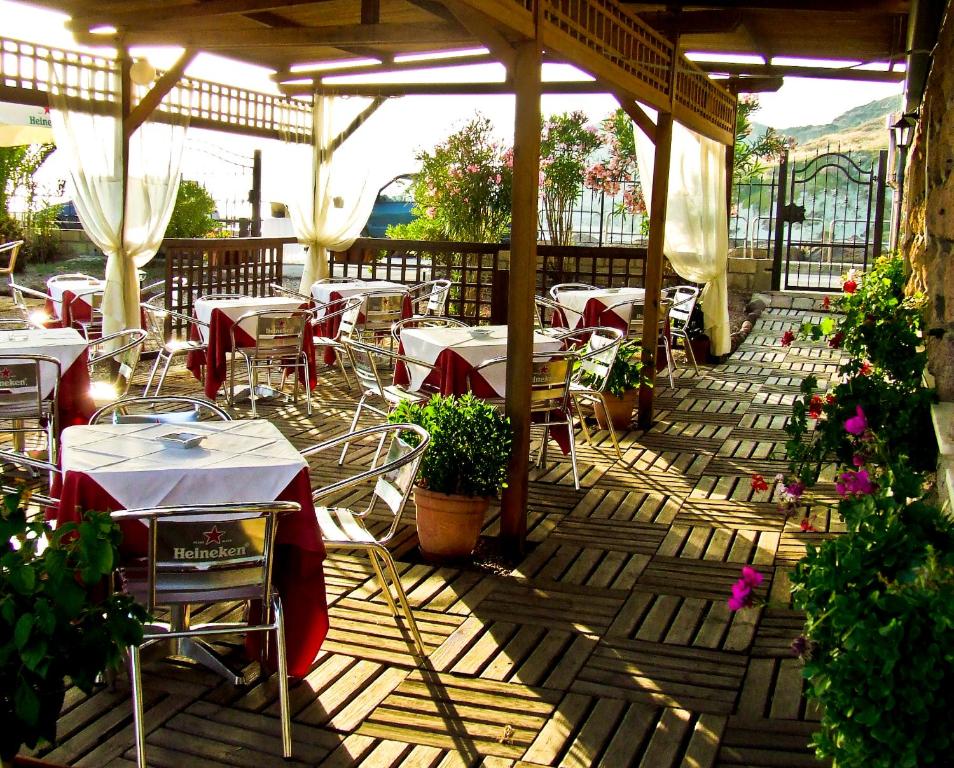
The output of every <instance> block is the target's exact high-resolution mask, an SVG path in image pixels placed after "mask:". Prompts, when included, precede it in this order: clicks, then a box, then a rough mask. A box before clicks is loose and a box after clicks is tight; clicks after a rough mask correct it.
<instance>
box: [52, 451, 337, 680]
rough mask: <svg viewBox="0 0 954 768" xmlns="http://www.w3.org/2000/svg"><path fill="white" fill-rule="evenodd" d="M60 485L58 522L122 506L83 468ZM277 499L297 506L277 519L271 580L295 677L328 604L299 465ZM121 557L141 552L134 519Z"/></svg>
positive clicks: (320, 632)
mask: <svg viewBox="0 0 954 768" xmlns="http://www.w3.org/2000/svg"><path fill="white" fill-rule="evenodd" d="M57 485H59V486H60V487H56V486H54V488H53V493H54V496H57V497H58V498H59V499H60V506H59V509H58V510H54V514H55V515H56V520H57V522H58V523H65V522H73V521H77V520H79V519H80V518H81V513H82V511H83V510H88V509H95V510H102V511H108V512H112V511H115V510H118V509H122V507H121V506H120V505H119V504H118V503H117V502H116V501H115V499H113V498H112V497H111V496H110V495H109V494H108V493H106V492H105V491H104V490H103V489H102V488H101V487H100V486H99V484H98V483H97V482H96V481H95V480H93V479H92V478H90V477H89V476H88V475H86V474H85V473H83V472H75V471H67V472H66V474H65V476H64V477H63V480H62V483H61V484H60V483H57ZM276 501H295V502H298V503H299V504H300V505H301V510H300V511H299V512H297V513H295V514H291V515H285V516H283V517H282V518H281V520H280V522H279V525H278V532H277V534H276V545H275V558H274V562H273V566H272V581H273V583H274V585H275V588H276V589H277V590H278V594H279V595H280V596H281V599H282V607H283V608H284V610H285V646H286V648H287V651H288V672H289V674H290V675H292V676H294V677H301V676H303V675H305V674H307V673H308V670H309V669H310V668H311V664H312V662H313V661H314V660H315V656H316V655H317V654H318V651H319V649H320V648H321V644H322V642H323V641H324V639H325V635H326V634H328V605H327V601H326V599H325V578H324V571H323V569H322V562H323V561H324V559H325V547H324V544H323V543H322V541H321V534H320V533H319V531H318V525H317V522H316V520H315V507H314V505H313V504H312V500H311V485H310V482H309V479H308V470H307V469H302V470H301V472H299V473H298V474H297V475H296V476H295V479H294V480H292V482H291V483H289V484H288V486H287V487H286V488H285V490H284V491H282V493H281V494H279V496H278V498H277V499H276ZM122 529H123V541H122V545H121V547H120V549H121V551H122V553H123V555H124V556H127V557H142V556H144V555H145V554H146V552H147V550H148V548H147V546H146V545H147V537H146V527H145V526H144V525H143V524H141V523H139V522H135V521H127V522H124V523H123V525H122ZM262 634H263V633H261V632H250V633H248V635H247V640H246V644H245V646H246V649H247V651H248V653H249V656H250V658H257V655H258V653H259V649H260V645H259V644H260V643H261V641H262Z"/></svg>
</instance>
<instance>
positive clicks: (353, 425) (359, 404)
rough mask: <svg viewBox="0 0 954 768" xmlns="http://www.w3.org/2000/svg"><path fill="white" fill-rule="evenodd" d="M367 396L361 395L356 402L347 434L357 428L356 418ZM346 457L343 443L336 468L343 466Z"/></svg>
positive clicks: (346, 447)
mask: <svg viewBox="0 0 954 768" xmlns="http://www.w3.org/2000/svg"><path fill="white" fill-rule="evenodd" d="M367 396H368V395H367V394H363V395H361V399H360V400H358V407H357V408H355V409H354V418H353V419H351V429H349V430H348V431H349V432H354V430H355V428H356V427H357V426H358V418H359V417H360V416H361V409H362V408H364V401H365V398H367ZM347 455H348V443H345V444H344V445H343V446H342V448H341V456H339V457H338V466H339V467H340V466H341V465H342V464H344V460H345V456H347Z"/></svg>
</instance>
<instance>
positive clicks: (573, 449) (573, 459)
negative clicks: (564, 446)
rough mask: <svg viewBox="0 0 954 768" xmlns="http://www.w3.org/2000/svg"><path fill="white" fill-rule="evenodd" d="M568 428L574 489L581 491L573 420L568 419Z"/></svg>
mask: <svg viewBox="0 0 954 768" xmlns="http://www.w3.org/2000/svg"><path fill="white" fill-rule="evenodd" d="M567 428H568V429H569V430H570V464H571V465H572V467H573V487H574V488H576V490H580V473H579V470H577V468H576V440H574V438H573V424H572V419H567ZM548 429H549V428H548Z"/></svg>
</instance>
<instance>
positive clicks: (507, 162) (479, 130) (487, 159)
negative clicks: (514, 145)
mask: <svg viewBox="0 0 954 768" xmlns="http://www.w3.org/2000/svg"><path fill="white" fill-rule="evenodd" d="M417 159H418V160H419V161H420V162H421V171H420V173H418V174H417V176H416V178H415V181H414V185H413V186H412V192H413V194H414V215H415V216H416V217H418V219H419V220H420V219H425V220H427V221H426V222H422V223H420V224H417V223H416V222H412V224H411V225H410V226H411V227H413V229H410V230H407V229H405V228H404V227H392V228H390V229H389V230H388V237H392V236H393V235H392V234H391V232H398V233H404V232H411V233H412V234H414V235H415V236H416V237H415V238H414V239H426V240H461V241H466V242H488V243H496V242H499V241H500V239H501V238H502V237H503V236H505V235H506V234H507V233H508V232H509V231H510V214H511V210H510V199H511V189H512V185H513V150H512V149H505V148H504V147H503V145H502V144H500V143H499V142H497V141H495V140H494V138H493V126H492V124H491V122H490V120H489V119H488V118H486V117H483V116H481V115H476V116H475V117H474V118H473V119H472V120H470V122H468V123H467V124H466V125H464V126H463V127H462V128H461V129H460V130H459V131H457V132H456V133H453V134H451V135H450V136H449V137H448V138H447V139H446V140H445V141H444V142H442V143H441V144H438V145H437V146H436V147H434V150H433V152H426V151H424V152H421V153H420V154H418V156H417ZM405 226H408V225H405Z"/></svg>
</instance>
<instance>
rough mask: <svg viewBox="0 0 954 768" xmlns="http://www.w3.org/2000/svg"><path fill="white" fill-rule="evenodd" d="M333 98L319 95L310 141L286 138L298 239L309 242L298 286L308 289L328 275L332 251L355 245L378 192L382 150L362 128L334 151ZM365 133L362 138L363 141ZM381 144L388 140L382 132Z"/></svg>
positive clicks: (286, 176) (290, 199)
mask: <svg viewBox="0 0 954 768" xmlns="http://www.w3.org/2000/svg"><path fill="white" fill-rule="evenodd" d="M333 106H334V97H331V96H317V97H316V98H315V105H314V111H313V116H312V126H313V127H312V131H313V136H314V141H313V142H312V143H311V144H296V143H293V142H286V143H285V147H284V151H283V159H282V170H283V174H284V182H285V188H286V190H287V192H286V199H285V200H284V202H285V203H286V204H287V205H288V213H289V217H290V218H291V221H292V226H293V227H294V229H295V236H296V237H297V238H298V242H299V243H301V244H302V245H304V246H306V247H307V251H306V253H305V265H304V270H303V272H302V276H301V284H300V287H299V290H300V291H301V292H302V293H308V292H309V290H310V289H311V284H312V283H313V282H315V281H316V280H320V279H321V278H324V277H328V273H329V266H328V251H329V250H332V251H343V250H346V249H348V248H350V247H351V244H352V243H354V241H355V238H357V237H358V235H359V234H360V233H361V230H362V229H363V228H364V225H365V223H366V222H367V220H368V216H369V215H370V213H371V208H372V206H373V205H374V200H375V197H376V196H377V191H378V185H377V184H376V183H374V180H373V179H372V178H371V175H370V169H371V168H373V167H374V156H375V155H376V154H377V152H376V151H375V149H374V147H373V146H372V144H371V143H370V142H369V141H367V135H368V133H369V132H368V131H367V130H366V129H364V127H362V129H359V130H358V131H357V132H356V133H355V134H352V136H351V137H349V138H348V140H347V141H345V142H344V143H343V144H342V145H341V147H340V148H338V149H337V150H335V151H332V149H331V144H332V141H333V140H334V138H335V136H336V135H337V131H336V128H337V129H338V130H340V127H337V126H336V125H335V122H334V116H333V111H334V110H333ZM358 134H361V135H362V137H363V139H364V140H363V141H359V140H358V138H357V137H358ZM377 138H378V142H377V144H378V147H379V148H380V146H381V145H383V144H385V143H386V140H385V139H384V137H380V136H378V137H377Z"/></svg>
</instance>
